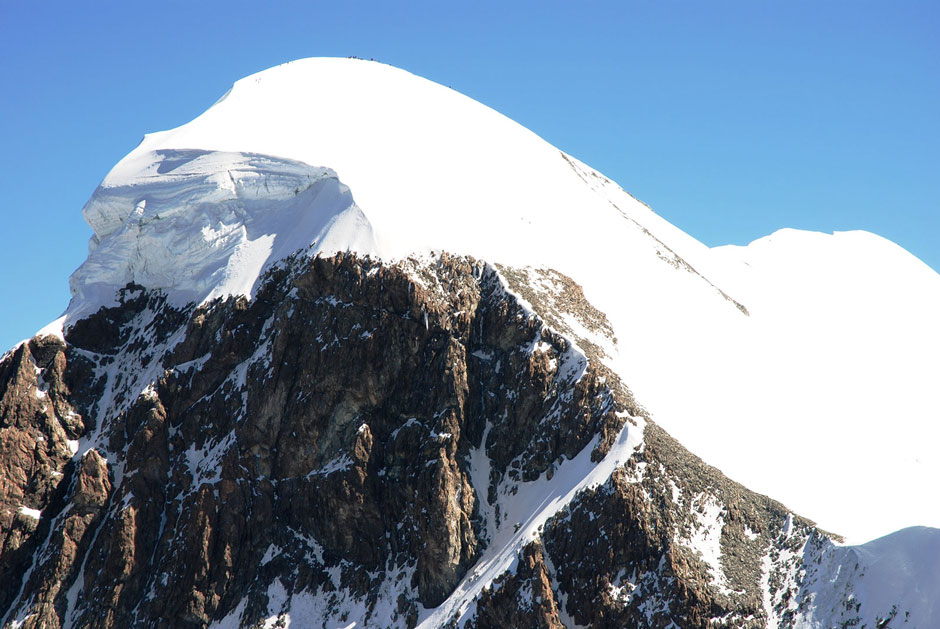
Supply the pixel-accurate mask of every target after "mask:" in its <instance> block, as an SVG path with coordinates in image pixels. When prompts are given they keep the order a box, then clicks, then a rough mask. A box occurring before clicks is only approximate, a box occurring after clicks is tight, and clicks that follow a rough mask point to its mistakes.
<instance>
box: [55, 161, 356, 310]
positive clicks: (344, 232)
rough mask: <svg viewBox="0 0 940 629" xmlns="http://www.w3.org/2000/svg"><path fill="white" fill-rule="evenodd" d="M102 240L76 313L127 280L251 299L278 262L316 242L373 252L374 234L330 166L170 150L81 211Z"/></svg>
mask: <svg viewBox="0 0 940 629" xmlns="http://www.w3.org/2000/svg"><path fill="white" fill-rule="evenodd" d="M83 214H84V216H85V219H86V220H87V221H88V223H89V225H91V227H92V229H94V231H95V233H94V235H93V236H92V238H91V241H90V243H89V256H88V259H87V260H86V261H85V263H84V264H82V266H81V267H79V269H78V270H77V271H75V273H74V274H73V275H72V277H71V280H70V284H71V288H72V293H73V295H74V300H73V304H72V307H71V308H70V313H69V316H70V317H71V318H73V319H74V318H75V317H78V316H82V315H84V314H89V313H90V312H91V311H93V310H94V309H95V308H97V307H98V306H99V305H101V304H107V303H110V301H111V300H112V299H113V298H114V296H115V292H116V290H117V289H119V288H121V287H123V286H125V285H126V284H128V283H129V282H133V283H135V284H139V285H142V286H145V287H147V288H152V289H162V290H164V291H166V292H167V293H168V294H169V296H170V298H171V299H172V300H173V301H174V302H176V303H180V304H182V303H187V302H191V301H194V302H197V303H198V302H202V301H205V300H209V299H213V298H215V297H224V296H228V295H233V294H234V295H238V294H244V295H248V296H250V295H251V294H252V290H253V287H254V285H255V283H256V282H257V280H258V278H259V276H260V274H261V272H262V270H263V269H265V268H266V267H267V266H269V265H270V264H271V263H273V262H276V261H277V260H280V259H283V258H284V257H286V256H288V255H290V254H291V253H293V252H295V251H297V250H299V249H304V248H306V247H309V246H310V245H314V246H315V247H317V248H318V249H319V250H324V251H325V250H332V249H335V250H347V249H353V250H356V249H363V250H365V251H368V252H373V250H374V249H375V246H374V242H372V239H371V229H370V227H369V225H368V221H367V220H366V219H365V217H364V216H363V214H362V211H361V210H360V209H359V208H358V207H357V206H356V204H355V202H354V201H353V199H352V196H351V195H350V193H349V189H348V188H347V187H346V186H345V185H343V184H342V183H341V182H340V181H339V180H338V179H337V177H336V174H335V173H334V172H333V171H332V170H330V169H329V168H323V167H312V166H309V165H307V164H304V163H302V162H297V161H294V160H289V159H283V158H276V157H270V156H265V155H258V154H253V153H227V152H220V151H204V150H197V149H186V150H175V149H162V150H157V151H146V152H143V153H140V154H137V155H135V157H134V159H133V160H132V162H131V163H130V164H127V165H126V167H125V168H124V169H121V170H116V171H113V172H112V173H111V174H110V175H109V176H108V177H107V178H106V179H105V180H104V182H103V183H102V184H101V186H99V187H98V189H97V190H96V191H95V193H94V195H93V196H92V197H91V199H90V200H89V201H88V203H87V204H86V205H85V208H84V210H83Z"/></svg>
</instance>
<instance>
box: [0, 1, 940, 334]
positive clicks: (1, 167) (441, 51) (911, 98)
mask: <svg viewBox="0 0 940 629" xmlns="http://www.w3.org/2000/svg"><path fill="white" fill-rule="evenodd" d="M938 33H940V3H938V2H936V1H923V2H921V1H915V0H900V1H898V2H886V1H884V0H882V1H880V2H869V1H865V0H851V1H834V0H828V1H826V2H818V1H803V0H787V1H780V2H770V1H766V0H761V1H755V0H741V1H740V2H722V1H710V2H700V1H697V0H696V1H691V0H690V1H688V2H675V1H670V0H661V1H655V2H654V1H648V2H630V1H618V2H564V3H560V2H498V3H497V2H492V3H491V2H483V3H476V2H474V3H469V2H463V3H457V2H391V1H384V2H370V1H364V0H359V1H355V2H341V1H339V0H334V1H333V2H311V1H305V2H271V3H261V2H252V3H248V2H241V1H237V0H230V1H228V2H209V1H199V2H177V1H163V2H158V3H154V2H150V3H143V2H122V3H118V2H108V3H105V2H80V1H75V0H73V1H71V2H42V3H39V2H25V1H20V0H3V1H2V2H0V86H2V87H0V138H2V149H3V150H2V151H0V182H2V190H0V235H2V243H3V246H2V247H0V268H2V269H3V270H2V272H0V295H2V300H0V303H2V308H0V351H3V350H4V349H6V348H8V347H10V346H11V345H13V344H14V343H15V342H17V341H18V340H20V339H21V338H24V337H27V336H29V335H31V334H32V333H33V332H34V331H35V330H36V329H38V328H39V327H41V326H42V325H44V324H45V323H47V322H49V321H51V320H52V319H54V318H55V317H56V316H58V315H59V314H60V313H61V311H62V310H63V309H64V308H65V307H66V305H67V303H68V284H67V278H68V276H69V274H70V273H71V272H72V271H73V270H74V269H75V268H76V267H77V266H78V265H79V264H80V263H81V262H82V261H83V260H84V257H85V253H86V242H87V239H88V237H89V236H90V234H91V230H90V229H89V228H88V227H87V226H86V225H85V223H84V222H83V221H82V218H81V213H80V210H81V207H82V205H83V204H84V202H85V201H86V200H87V198H88V197H89V196H90V195H91V193H92V191H93V190H94V188H95V186H96V185H97V184H98V182H99V181H100V180H101V179H102V178H103V177H104V175H105V174H106V173H107V172H108V170H109V169H110V168H111V166H113V165H114V164H115V163H116V162H117V161H118V160H119V159H120V158H121V157H123V156H124V155H125V154H126V153H127V152H128V151H130V150H131V149H132V148H134V146H135V145H136V144H137V143H138V141H139V140H140V138H141V137H142V136H143V135H144V133H147V132H151V131H157V130H162V129H166V128H171V127H175V126H178V125H180V124H183V123H185V122H187V121H189V120H190V119H192V118H193V117H195V116H196V115H198V114H199V113H201V112H202V111H203V110H205V109H206V108H207V107H209V106H210V105H211V104H212V103H213V102H215V100H216V99H217V98H218V97H219V96H221V95H222V94H223V93H224V92H225V91H226V90H227V89H228V88H229V86H230V85H231V84H232V82H233V81H235V80H236V79H238V78H240V77H242V76H245V75H247V74H250V73H253V72H256V71H259V70H262V69H265V68H267V67H270V66H273V65H277V64H279V63H282V62H285V61H289V60H292V59H297V58H301V57H309V56H348V55H356V56H360V57H366V58H369V57H374V58H376V59H378V60H380V61H384V62H386V63H390V64H393V65H396V66H400V67H403V68H405V69H407V70H410V71H411V72H414V73H416V74H420V75H422V76H425V77H427V78H430V79H432V80H435V81H437V82H439V83H443V84H445V85H449V86H451V87H453V88H454V89H456V90H458V91H460V92H463V93H465V94H467V95H469V96H471V97H473V98H475V99H477V100H479V101H481V102H483V103H485V104H487V105H489V106H491V107H493V108H495V109H497V110H499V111H501V112H502V113H504V114H506V115H508V116H509V117H511V118H513V119H515V120H517V121H518V122H520V123H522V124H523V125H525V126H527V127H529V128H530V129H532V130H533V131H535V132H536V133H538V134H539V135H541V136H542V137H544V138H545V139H547V140H548V141H549V142H551V143H553V144H554V145H556V146H558V147H559V148H561V149H563V150H564V151H566V152H568V153H571V154H572V155H574V156H576V157H578V158H580V159H581V160H583V161H585V162H587V163H588V164H590V165H592V166H594V167H595V168H597V169H599V170H601V171H602V172H604V173H605V174H607V175H608V176H610V177H611V178H613V179H614V180H616V181H617V182H618V183H620V184H621V185H622V186H623V187H624V188H626V189H627V190H628V191H630V192H631V193H633V194H634V195H635V196H637V197H638V198H640V199H642V200H644V201H646V202H647V203H649V204H650V205H651V206H652V207H653V209H654V210H656V211H657V212H658V213H659V214H661V215H662V216H664V217H665V218H667V219H668V220H670V221H671V222H673V223H674V224H676V225H678V226H679V227H681V228H682V229H684V230H685V231H687V232H689V233H690V234H692V235H693V236H695V237H696V238H698V239H699V240H702V241H703V242H705V243H706V244H709V245H719V244H727V243H735V244H746V243H747V242H749V241H751V240H753V239H755V238H758V237H760V236H763V235H766V234H769V233H771V232H773V231H774V230H776V229H779V228H781V227H798V228H803V229H815V230H821V231H833V230H849V229H867V230H870V231H873V232H876V233H878V234H881V235H883V236H885V237H887V238H890V239H891V240H894V241H895V242H897V243H899V244H901V245H902V246H903V247H905V248H906V249H908V250H909V251H911V252H912V253H914V254H915V255H917V256H918V257H919V258H921V259H922V260H924V261H925V262H927V263H928V264H930V265H931V266H932V267H933V268H934V269H940V245H938V242H940V113H938V112H940V36H938Z"/></svg>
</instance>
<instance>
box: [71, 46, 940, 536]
mask: <svg viewBox="0 0 940 629" xmlns="http://www.w3.org/2000/svg"><path fill="white" fill-rule="evenodd" d="M84 213H85V216H86V218H87V220H88V221H89V223H90V224H91V226H92V227H93V229H94V230H95V236H94V237H93V239H92V243H91V247H90V249H91V252H90V255H89V258H88V261H87V262H86V263H85V264H84V265H82V267H81V268H80V269H79V270H78V271H76V273H75V275H74V276H73V278H72V290H73V295H74V299H73V302H72V304H71V306H70V309H69V312H68V315H67V319H74V318H76V317H78V316H82V315H84V314H87V313H88V312H90V311H91V310H93V309H94V308H96V307H97V306H98V305H100V304H101V303H104V302H105V301H107V299H108V296H109V295H110V294H111V293H112V292H113V290H114V289H115V288H116V287H119V286H123V285H124V284H126V283H127V282H128V281H135V282H137V283H139V284H143V285H144V286H147V287H153V288H163V289H165V290H167V291H168V292H169V293H170V295H171V298H173V299H175V300H177V301H189V300H195V301H202V300H205V299H210V298H213V297H216V296H222V295H226V294H249V295H250V294H251V291H252V287H253V286H254V284H255V281H256V279H257V277H258V274H259V272H260V271H262V270H263V269H264V268H266V267H267V266H268V265H270V264H271V263H273V262H275V261H276V260H278V259H280V258H283V257H284V256H286V255H288V254H289V253H291V252H292V251H295V250H296V249H298V248H302V247H306V246H308V245H311V244H313V245H314V248H313V251H319V252H324V253H332V252H335V251H339V250H346V249H351V250H354V251H357V252H359V253H365V254H371V255H374V256H379V257H382V258H385V259H395V258H401V257H405V256H407V255H409V254H411V253H425V252H429V251H441V250H446V251H451V252H454V253H461V254H472V255H474V256H477V257H479V258H483V259H486V260H487V261H490V262H494V263H500V264H507V265H512V266H530V267H547V268H552V269H555V270H557V271H559V272H561V273H564V274H566V275H569V276H571V277H572V278H574V279H575V280H576V281H577V282H579V283H580V284H582V285H583V287H584V291H585V295H586V297H587V298H588V299H589V300H590V301H591V302H592V303H593V304H594V305H595V306H596V307H597V308H599V309H600V310H602V311H604V312H605V313H606V314H607V316H608V318H609V320H610V322H611V324H612V326H613V328H614V330H615V332H616V337H617V342H616V344H614V343H610V344H609V345H608V346H607V347H605V348H604V349H605V350H606V352H607V354H608V356H607V358H606V360H607V362H608V364H609V366H610V367H611V368H613V369H614V370H615V371H617V372H618V373H619V374H620V375H621V376H622V377H623V380H624V381H625V382H626V383H627V384H628V385H629V386H630V387H631V388H632V389H633V391H634V392H635V393H636V395H637V398H638V399H639V400H640V401H641V402H642V403H643V404H644V405H645V406H646V407H647V408H648V409H649V410H650V411H651V413H652V415H653V418H654V419H655V420H656V421H658V422H659V423H660V424H662V425H663V426H664V427H665V428H666V429H667V430H669V431H670V432H671V433H672V434H673V435H675V436H676V437H677V438H678V439H679V440H680V441H682V442H684V443H685V445H687V446H688V447H689V448H690V449H691V450H692V451H693V452H695V453H696V454H698V455H700V456H702V457H703V458H704V459H705V460H706V461H707V462H709V463H711V464H712V465H715V466H717V467H719V468H721V469H722V470H723V471H724V472H726V473H727V474H728V475H730V476H731V477H732V478H734V479H735V480H738V481H740V482H743V483H744V484H745V485H748V486H749V487H751V488H752V489H755V490H757V491H761V492H764V493H767V494H769V495H771V496H773V497H774V498H776V499H778V500H781V501H782V502H784V503H785V504H787V505H788V506H789V507H791V508H792V509H794V510H795V511H797V512H799V513H801V514H803V515H805V516H807V517H810V518H813V519H816V520H817V521H818V522H819V524H820V525H821V526H822V527H824V528H827V529H830V530H832V531H834V532H837V533H841V534H844V535H847V536H848V537H849V538H850V539H852V540H854V541H862V540H864V539H870V538H873V537H875V536H877V535H881V534H885V533H888V532H890V531H892V530H895V529H899V528H902V527H904V526H910V525H928V526H935V527H940V503H938V501H936V500H933V499H932V496H933V495H934V493H935V483H936V479H938V478H940V456H938V455H937V454H936V451H935V448H936V445H935V444H937V443H938V442H940V439H938V438H940V429H938V426H940V399H938V398H937V396H936V395H935V388H936V383H937V382H938V381H940V361H937V360H936V357H937V356H940V333H938V332H937V326H936V321H938V320H940V276H938V275H937V274H936V273H934V272H933V271H931V270H930V269H929V268H927V267H926V266H925V265H923V264H922V263H920V262H919V261H918V260H917V259H916V258H914V257H913V256H911V255H910V254H908V253H907V252H905V251H904V250H903V249H900V248H899V247H897V246H895V245H893V244H892V243H890V242H888V241H885V240H883V239H881V238H879V237H877V236H874V235H872V234H867V233H861V232H850V233H838V234H835V235H824V234H815V233H806V232H797V231H792V230H787V231H783V232H778V233H776V234H774V235H773V236H769V237H767V238H765V239H761V240H759V241H756V242H755V243H752V244H751V245H750V246H748V247H743V248H741V247H734V248H719V249H716V250H710V249H708V248H707V247H705V246H704V245H702V244H701V243H699V242H697V241H696V240H694V239H693V238H691V237H689V236H688V235H686V234H684V233H683V232H681V231H680V230H679V229H677V228H675V227H674V226H672V225H670V224H669V223H667V222H665V221H664V220H663V219H661V218H660V217H658V216H657V215H655V214H654V213H653V212H652V211H650V210H649V208H647V207H646V206H644V205H643V204H641V203H639V202H638V201H636V200H635V199H633V198H632V197H630V196H629V195H628V194H626V193H625V192H623V190H621V189H620V188H619V187H618V186H617V185H616V184H614V183H612V182H610V181H608V180H606V179H605V178H604V177H603V176H602V175H600V174H598V173H596V172H595V171H593V170H592V169H590V168H589V167H587V166H585V165H583V164H581V163H580V162H578V161H577V160H575V159H573V158H570V157H568V156H566V155H564V154H562V153H561V152H560V151H559V150H558V149H556V148H554V147H552V146H551V145H549V144H548V143H546V142H545V141H543V140H541V139H540V138H539V137H537V136H536V135H534V134H533V133H531V132H530V131H528V130H526V129H525V128H523V127H521V126H519V125H518V124H516V123H514V122H512V121H511V120H509V119H507V118H505V117H504V116H502V115H500V114H498V113H497V112H495V111H493V110H491V109H489V108H487V107H485V106H483V105H481V104H480V103H477V102H475V101H473V100H471V99H469V98H467V97H465V96H462V95H460V94H458V93H456V92H454V91H452V90H450V89H448V88H445V87H442V86H440V85H437V84H435V83H432V82H430V81H427V80H424V79H421V78H419V77H416V76H413V75H411V74H409V73H407V72H405V71H403V70H399V69H395V68H392V67H389V66H386V65H382V64H378V63H372V62H365V61H359V60H351V59H305V60H301V61H296V62H293V63H290V64H285V65H282V66H278V67H276V68H273V69H271V70H267V71H265V72H261V73H259V74H256V75H253V76H250V77H248V78H245V79H243V80H241V81H238V82H237V83H236V84H235V86H234V87H233V88H232V90H231V91H230V92H229V93H228V94H226V96H225V97H223V98H222V99H221V100H220V101H219V102H218V103H216V104H215V105H214V106H213V107H211V108H210V109H209V110H208V111H207V112H205V113H204V114H203V115H201V116H199V117H198V118H196V119H195V120H193V121H192V122H190V123H189V124H186V125H184V126H182V127H179V128H177V129H173V130H170V131H164V132H161V133H155V134H151V135H148V136H147V137H145V138H144V140H143V141H142V142H141V144H140V145H139V146H138V147H137V148H136V149H135V150H134V151H132V152H131V153H130V154H129V155H128V156H127V157H125V158H124V159H123V160H122V161H121V162H120V163H119V164H118V165H117V166H116V167H115V168H114V169H113V170H112V172H111V173H110V174H109V175H108V176H107V178H106V179H105V180H104V181H103V182H102V184H101V186H100V188H99V189H98V190H97V191H96V192H95V194H94V196H93V197H92V199H91V200H90V201H89V202H88V204H87V205H86V207H85V209H84ZM66 324H67V322H66Z"/></svg>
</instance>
